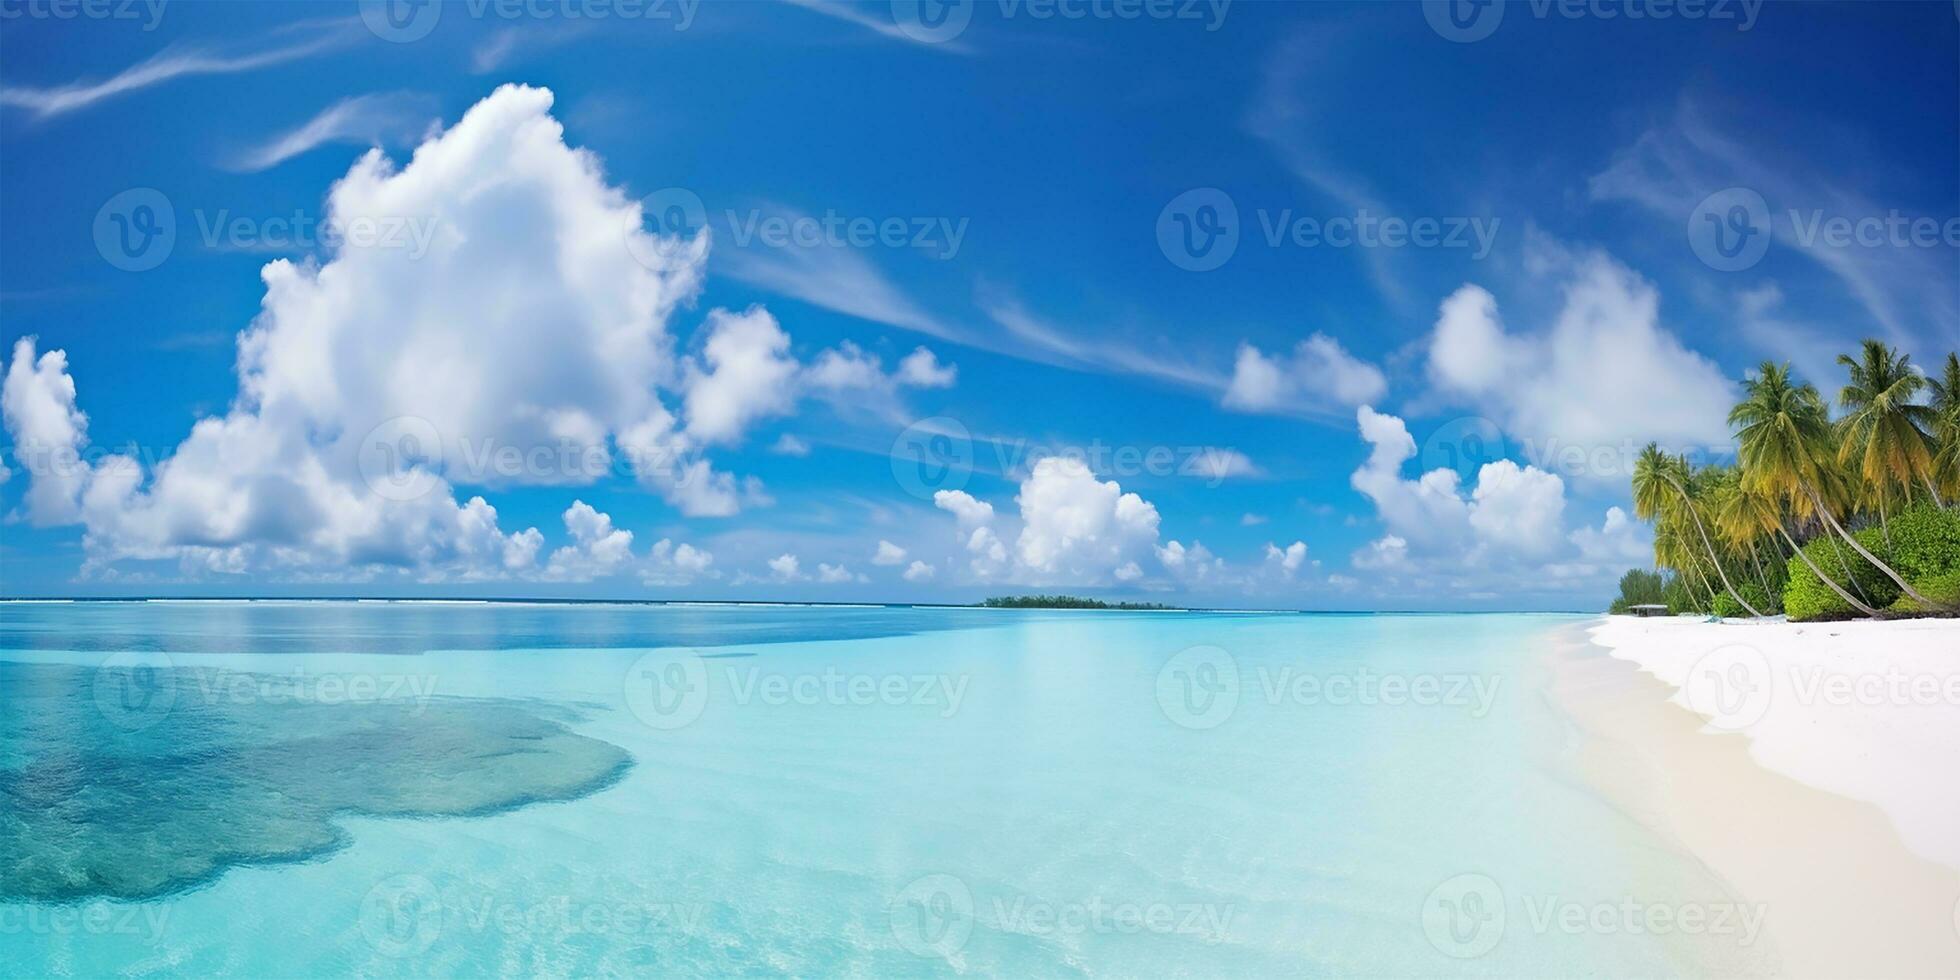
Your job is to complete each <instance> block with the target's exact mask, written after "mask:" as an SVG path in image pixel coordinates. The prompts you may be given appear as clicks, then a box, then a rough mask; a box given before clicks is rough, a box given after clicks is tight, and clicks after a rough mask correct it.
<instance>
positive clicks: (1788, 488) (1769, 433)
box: [1729, 361, 1938, 608]
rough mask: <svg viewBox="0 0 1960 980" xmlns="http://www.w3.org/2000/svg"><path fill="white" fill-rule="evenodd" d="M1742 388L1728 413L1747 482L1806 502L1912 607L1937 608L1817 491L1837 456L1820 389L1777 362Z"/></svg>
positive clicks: (1746, 380) (1763, 368)
mask: <svg viewBox="0 0 1960 980" xmlns="http://www.w3.org/2000/svg"><path fill="white" fill-rule="evenodd" d="M1742 387H1743V399H1742V401H1741V402H1740V403H1739V404H1737V405H1736V406H1735V408H1733V409H1731V410H1730V411H1729V424H1730V425H1733V426H1737V427H1738V431H1737V433H1736V440H1737V441H1738V442H1739V443H1740V444H1741V452H1740V454H1739V456H1740V458H1741V460H1742V479H1743V482H1744V483H1745V484H1747V485H1749V486H1751V487H1753V488H1755V489H1758V490H1761V491H1764V492H1767V493H1770V494H1772V495H1775V496H1777V497H1780V498H1787V499H1790V500H1791V501H1792V503H1793V504H1794V505H1796V506H1798V508H1799V509H1802V508H1801V505H1802V503H1803V502H1806V501H1807V502H1808V504H1809V510H1810V511H1811V512H1813V513H1815V515H1816V516H1817V517H1819V518H1821V519H1822V520H1823V521H1824V523H1825V524H1827V525H1829V527H1830V528H1831V530H1832V531H1835V532H1837V535H1838V537H1841V538H1843V539H1844V541H1845V543H1847V544H1849V545H1851V548H1852V550H1853V551H1856V552H1857V553H1858V554H1859V555H1860V556H1861V557H1863V558H1864V559H1865V560H1866V561H1868V562H1871V564H1872V567H1874V568H1877V569H1878V570H1879V571H1881V572H1884V573H1885V576H1886V577H1887V578H1890V579H1891V580H1892V581H1894V582H1897V583H1898V584H1899V588H1900V589H1901V590H1903V591H1904V592H1905V594H1907V595H1909V596H1911V597H1912V599H1913V601H1914V602H1917V603H1919V604H1920V605H1922V606H1925V607H1929V608H1930V607H1933V606H1936V605H1938V603H1934V602H1931V601H1929V600H1928V599H1927V598H1926V597H1925V596H1922V595H1920V594H1919V592H1918V591H1917V590H1915V589H1914V588H1913V587H1912V585H1911V584H1910V583H1908V582H1907V581H1906V580H1905V579H1904V578H1903V577H1902V576H1900V575H1899V573H1898V572H1895V571H1893V570H1892V566H1890V565H1887V564H1885V563H1884V562H1882V561H1879V560H1878V556H1877V555H1874V554H1872V553H1871V551H1870V550H1869V549H1867V548H1866V547H1865V546H1864V545H1862V544H1860V543H1859V542H1858V539H1857V538H1854V537H1852V536H1851V532H1849V531H1847V530H1845V529H1844V525H1842V524H1840V523H1838V519H1837V516H1836V515H1835V514H1833V513H1832V512H1831V507H1830V506H1828V505H1827V504H1826V502H1825V500H1824V494H1823V492H1822V491H1820V490H1819V489H1818V488H1819V487H1820V486H1822V485H1824V484H1825V483H1826V481H1827V480H1828V479H1829V477H1828V475H1827V472H1828V470H1829V468H1830V463H1831V461H1833V460H1834V459H1835V458H1836V452H1835V450H1834V449H1833V448H1832V446H1831V423H1830V416H1829V413H1827V412H1826V411H1825V409H1824V400H1823V399H1822V398H1820V397H1819V396H1818V394H1817V389H1816V387H1814V386H1812V385H1810V384H1808V383H1805V384H1796V383H1794V382H1792V381H1791V380H1790V367H1789V365H1787V364H1777V363H1776V362H1774V361H1764V362H1763V364H1762V366H1761V367H1759V368H1758V369H1757V370H1756V375H1755V376H1754V377H1750V378H1744V379H1743V381H1742Z"/></svg>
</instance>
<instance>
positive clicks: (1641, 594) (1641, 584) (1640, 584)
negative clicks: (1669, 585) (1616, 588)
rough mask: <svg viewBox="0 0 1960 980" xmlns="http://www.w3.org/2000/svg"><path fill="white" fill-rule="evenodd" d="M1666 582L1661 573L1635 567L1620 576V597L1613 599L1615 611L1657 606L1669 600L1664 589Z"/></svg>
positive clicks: (1622, 611)
mask: <svg viewBox="0 0 1960 980" xmlns="http://www.w3.org/2000/svg"><path fill="white" fill-rule="evenodd" d="M1665 585H1666V583H1665V582H1663V581H1661V573H1659V572H1650V571H1647V570H1645V569H1641V568H1635V569H1631V570H1629V571H1628V572H1627V573H1626V574H1625V575H1622V576H1620V597H1619V598H1617V599H1614V600H1613V609H1612V611H1613V612H1616V613H1625V612H1630V611H1632V609H1633V607H1634V606H1657V605H1663V604H1665V603H1666V602H1667V594H1666V593H1665V592H1664V591H1662V590H1663V588H1664V587H1665Z"/></svg>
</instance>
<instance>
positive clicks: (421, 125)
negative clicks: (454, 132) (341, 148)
mask: <svg viewBox="0 0 1960 980" xmlns="http://www.w3.org/2000/svg"><path fill="white" fill-rule="evenodd" d="M435 119H436V103H435V99H434V98H432V97H430V96H427V95H422V94H418V93H413V92H391V93H376V94H373V95H357V96H354V97H352V98H347V99H342V100H340V101H339V102H336V103H334V104H333V105H330V106H328V107H327V108H325V109H323V110H321V111H320V113H319V114H318V115H316V116H314V117H313V118H312V119H309V120H307V121H306V122H304V123H302V124H300V125H299V126H296V127H294V128H292V129H290V130H287V131H286V132H284V133H280V134H279V135H277V136H275V137H273V138H272V139H270V140H267V141H266V142H264V143H261V144H260V145H258V146H255V147H253V148H251V149H249V150H246V151H245V152H243V153H240V154H238V155H237V156H236V157H235V158H233V159H232V160H231V161H230V166H231V168H232V169H234V170H242V171H247V172H255V171H259V170H267V169H270V168H272V167H276V166H278V165H279V164H281V163H284V162H286V161H287V160H290V159H292V158H293V157H296V156H299V155H300V154H302V153H305V152H307V151H309V150H312V149H314V148H315V147H319V146H324V145H326V144H328V143H366V144H369V145H375V144H380V143H382V142H383V141H385V140H390V139H395V140H403V141H407V140H413V139H415V138H416V137H419V136H421V135H423V134H424V133H426V132H427V131H428V129H429V127H430V126H431V125H432V124H433V123H434V122H435Z"/></svg>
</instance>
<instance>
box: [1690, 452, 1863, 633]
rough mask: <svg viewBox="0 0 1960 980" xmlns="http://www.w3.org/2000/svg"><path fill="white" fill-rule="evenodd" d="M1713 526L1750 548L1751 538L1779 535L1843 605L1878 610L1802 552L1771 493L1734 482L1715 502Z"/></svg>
mask: <svg viewBox="0 0 1960 980" xmlns="http://www.w3.org/2000/svg"><path fill="white" fill-rule="evenodd" d="M1715 527H1716V529H1717V530H1718V531H1720V532H1721V534H1722V535H1723V536H1724V537H1726V538H1728V539H1729V540H1730V541H1734V542H1744V541H1747V542H1750V543H1751V546H1752V547H1753V545H1754V542H1755V541H1757V540H1758V539H1760V538H1763V537H1765V536H1767V535H1769V534H1770V533H1771V532H1774V533H1776V534H1779V535H1781V536H1782V538H1783V540H1784V541H1785V542H1787V543H1788V544H1789V546H1790V551H1791V553H1793V554H1795V555H1796V556H1797V558H1798V560H1800V561H1802V562H1803V563H1804V565H1805V566H1806V567H1808V568H1809V569H1810V574H1812V575H1815V576H1817V580H1818V581H1820V582H1822V583H1824V584H1825V585H1826V586H1828V587H1829V588H1830V590H1831V591H1832V592H1835V593H1837V597H1838V598H1840V599H1843V600H1844V601H1845V604H1846V605H1849V606H1851V607H1852V608H1853V609H1856V610H1858V611H1859V612H1861V613H1864V614H1865V615H1867V616H1876V615H1878V610H1876V609H1873V608H1872V607H1871V606H1870V605H1868V604H1866V603H1865V602H1864V601H1863V600H1860V599H1859V598H1857V597H1856V596H1853V595H1852V594H1851V593H1850V592H1847V591H1845V588H1844V586H1842V585H1839V584H1838V583H1837V579H1834V578H1832V577H1831V576H1829V575H1826V574H1824V570H1823V569H1821V568H1819V567H1817V563H1816V562H1815V561H1812V560H1811V558H1810V556H1809V555H1808V554H1805V553H1804V550H1803V546H1802V545H1799V544H1798V543H1797V539H1796V538H1794V537H1791V536H1790V529H1789V528H1788V527H1787V526H1785V524H1784V522H1783V508H1782V506H1781V505H1780V504H1778V503H1777V500H1776V497H1775V496H1773V495H1771V494H1769V493H1765V492H1763V491H1762V490H1761V489H1760V488H1752V487H1750V486H1748V485H1746V484H1743V483H1736V484H1734V485H1733V486H1731V487H1729V488H1728V489H1727V490H1726V491H1725V492H1724V493H1723V494H1722V496H1721V497H1720V499H1719V500H1718V501H1717V503H1716V509H1715ZM1853 584H1856V583H1855V582H1854V583H1853Z"/></svg>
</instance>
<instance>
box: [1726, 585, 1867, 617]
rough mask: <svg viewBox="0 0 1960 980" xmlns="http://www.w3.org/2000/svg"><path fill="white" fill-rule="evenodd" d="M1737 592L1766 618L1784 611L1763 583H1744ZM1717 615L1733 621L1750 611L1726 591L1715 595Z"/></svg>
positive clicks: (1736, 588) (1779, 602)
mask: <svg viewBox="0 0 1960 980" xmlns="http://www.w3.org/2000/svg"><path fill="white" fill-rule="evenodd" d="M1735 590H1736V591H1737V592H1740V593H1742V598H1744V599H1746V600H1748V602H1749V605H1751V606H1755V607H1756V608H1757V610H1759V611H1761V612H1762V614H1763V615H1765V616H1774V615H1776V614H1777V613H1779V612H1781V611H1782V610H1783V604H1782V601H1781V600H1780V599H1777V600H1774V601H1772V600H1771V598H1770V596H1769V593H1768V592H1767V591H1766V590H1764V589H1763V586H1762V583H1760V582H1744V583H1742V584H1740V585H1738V586H1736V587H1735ZM1826 591H1828V590H1826ZM1831 598H1833V599H1835V598H1837V597H1836V596H1832V597H1831ZM1715 615H1717V616H1720V617H1722V618H1723V619H1733V618H1736V617H1739V616H1748V615H1749V609H1748V607H1747V606H1744V605H1743V604H1742V603H1740V602H1737V601H1736V600H1735V597H1734V596H1732V595H1729V594H1728V592H1727V590H1724V591H1721V592H1717V593H1716V594H1715Z"/></svg>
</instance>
